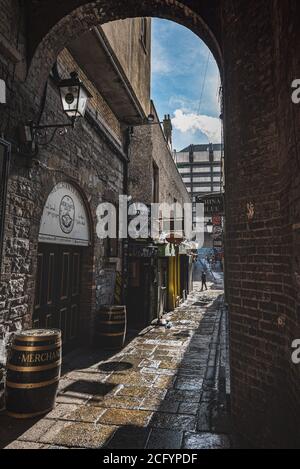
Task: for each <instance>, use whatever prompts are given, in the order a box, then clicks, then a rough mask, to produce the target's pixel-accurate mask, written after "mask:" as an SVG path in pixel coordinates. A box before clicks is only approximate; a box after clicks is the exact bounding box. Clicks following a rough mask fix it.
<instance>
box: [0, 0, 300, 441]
mask: <svg viewBox="0 0 300 469" xmlns="http://www.w3.org/2000/svg"><path fill="white" fill-rule="evenodd" d="M78 5H80V7H79V8H77V10H76V11H75V12H74V14H73V15H72V17H71V16H70V15H69V13H70V12H71V11H72V10H73V9H74V8H75V6H76V7H78ZM11 8H15V9H16V10H15V11H14V14H13V15H12V13H11V12H12V10H11ZM26 8H27V9H28V17H29V26H30V29H31V30H32V31H34V32H35V33H34V35H33V36H32V37H31V38H30V41H28V44H27V48H28V56H29V57H31V58H32V60H31V62H30V63H28V66H29V65H30V67H29V74H28V77H27V80H26V83H25V84H24V85H23V84H22V83H20V82H19V81H18V82H17V84H16V85H15V86H14V88H13V89H14V92H15V93H14V96H16V97H17V98H16V99H15V100H13V96H12V94H10V96H9V105H8V108H7V110H12V111H13V112H11V113H10V119H9V125H8V124H7V114H6V115H5V116H4V114H3V113H0V125H1V129H3V127H5V128H6V129H8V130H7V132H5V136H6V137H7V138H13V137H14V138H15V131H14V124H15V120H16V121H17V120H19V118H20V116H22V118H23V119H24V116H27V117H28V118H30V117H33V116H35V115H36V113H37V109H38V106H39V102H40V97H41V96H42V92H43V88H44V84H45V81H46V79H47V77H48V75H49V71H50V69H51V66H52V64H53V63H54V61H55V59H56V57H57V55H58V53H59V52H60V51H61V50H62V49H63V48H64V47H65V46H66V45H67V43H68V41H69V40H70V38H71V37H76V36H79V35H80V34H81V33H82V32H84V31H86V30H87V28H89V27H91V26H94V25H95V24H97V23H104V22H107V21H111V20H114V19H120V18H126V17H128V16H131V17H134V16H158V17H165V18H169V19H175V20H176V21H179V22H181V23H182V24H184V25H185V26H187V27H190V28H191V29H192V30H193V31H194V32H195V33H196V34H198V35H199V36H200V37H201V38H202V39H203V40H205V42H206V43H207V44H208V46H209V47H211V48H212V51H213V54H214V56H215V58H216V59H217V61H218V64H219V65H220V67H221V74H222V78H223V85H224V101H225V102H224V104H225V114H224V118H225V121H224V122H225V158H226V181H227V184H226V204H227V208H226V212H227V235H226V236H227V243H226V251H227V253H226V254H227V282H226V283H227V290H228V291H227V297H228V302H229V308H230V329H231V337H230V347H231V365H232V366H231V369H232V412H233V417H234V420H235V424H236V426H237V428H238V429H239V431H240V432H241V433H242V434H243V435H244V436H245V437H247V438H248V439H249V440H251V442H252V443H253V444H255V445H256V446H262V447H270V446H272V447H281V446H283V447H285V446H299V444H300V443H299V430H298V429H299V421H300V409H299V393H300V368H299V366H296V365H293V364H292V363H291V342H292V339H296V338H299V337H300V320H299V293H298V292H299V263H300V261H299V231H298V228H297V227H298V226H299V223H300V220H299V216H300V215H299V214H300V209H299V170H298V169H299V168H298V165H299V146H300V145H299V138H300V135H299V132H298V130H297V129H299V119H300V118H299V115H300V107H299V106H298V107H297V106H295V105H292V103H291V89H290V85H291V82H292V80H293V79H295V78H300V63H299V54H297V51H298V50H299V46H300V44H299V42H300V33H299V31H300V28H299V18H300V11H299V8H300V6H299V2H297V1H296V0H289V1H285V2H283V1H281V0H254V1H252V2H241V1H239V0H222V1H218V0H212V1H210V2H198V1H197V0H182V1H181V2H180V3H179V2H177V1H176V0H147V1H146V0H145V1H140V2H136V1H133V0H128V1H127V2H125V3H124V2H119V1H116V2H113V3H112V2H111V1H110V2H108V1H106V0H102V1H101V0H98V1H96V2H88V1H80V2H78V1H74V2H67V4H66V2H60V1H59V0H53V1H52V2H51V7H50V8H49V2H48V1H36V0H31V1H28V2H26ZM0 9H1V11H7V12H8V15H10V18H12V17H18V9H19V3H18V2H7V1H4V0H0ZM6 9H7V10H6ZM41 17H42V18H43V22H41V21H40V18H41ZM2 21H3V22H4V28H7V21H8V19H7V18H5V17H3V16H1V22H2ZM220 23H222V24H220ZM1 24H2V23H1ZM23 25H24V21H22V17H21V21H20V28H21V29H20V30H21V34H20V38H21V41H20V44H22V47H24V44H23V43H22V27H23ZM4 31H5V35H6V36H8V35H9V34H10V32H7V31H6V29H4ZM11 43H12V44H17V42H16V40H15V41H13V39H12V38H11ZM19 49H20V51H21V53H22V50H21V49H22V48H21V46H20V47H19ZM221 49H222V52H221ZM23 57H24V56H23ZM13 68H14V67H11V66H10V67H7V65H6V63H5V60H2V61H1V65H0V70H1V74H2V76H3V74H4V73H5V74H6V72H9V73H8V78H7V80H8V83H9V84H10V85H11V84H12V81H11V79H12V76H13ZM81 125H82V126H85V130H86V131H89V132H90V127H89V124H87V123H86V122H84V123H82V124H81ZM80 129H81V127H79V129H78V131H77V134H76V137H75V139H73V140H72V141H71V139H70V137H67V139H66V148H65V149H64V155H63V158H61V157H60V153H61V148H59V149H58V148H57V146H58V145H57V144H56V145H53V146H52V147H50V148H51V153H50V152H49V150H48V151H47V152H45V155H44V156H43V158H44V161H45V162H47V163H48V164H49V165H50V164H51V166H53V165H54V166H55V167H56V168H59V170H63V171H65V172H67V174H69V176H70V177H73V178H75V180H77V181H78V182H79V183H81V185H82V186H83V188H84V190H87V189H88V193H91V196H92V200H94V198H95V193H94V188H92V189H90V186H89V183H88V182H87V181H89V180H90V177H91V178H92V180H93V178H95V180H96V186H97V185H98V184H99V185H101V182H100V181H101V179H100V181H99V180H98V177H99V175H98V174H95V172H94V171H93V170H92V169H91V168H92V162H93V161H95V159H94V158H95V157H96V155H97V157H98V156H99V155H101V158H103V160H102V161H103V162H104V166H105V164H107V163H108V162H109V165H110V166H109V167H108V168H107V170H108V174H106V173H104V174H103V170H102V167H101V177H102V176H103V175H104V179H105V180H108V181H109V185H110V186H113V187H114V182H115V176H113V174H112V173H111V161H114V162H115V164H116V165H117V159H116V158H112V155H111V153H110V152H107V151H106V150H107V149H106V146H105V145H104V144H103V141H101V143H100V141H99V142H98V141H97V142H94V141H93V139H92V141H93V145H92V146H91V147H88V148H86V147H85V146H84V145H83V148H82V139H80V135H81V134H80ZM79 140H80V141H79ZM59 145H60V146H61V144H59ZM86 154H87V155H88V157H87V158H86ZM71 157H72V158H75V160H76V161H77V165H78V166H72V167H70V161H71ZM16 163H17V165H16V166H14V167H13V168H14V169H13V171H12V177H11V180H10V184H9V190H10V194H11V195H10V198H9V201H12V200H13V202H14V204H13V205H12V204H10V202H8V223H9V225H8V234H7V240H6V252H7V255H8V256H7V259H6V260H5V262H4V265H3V266H2V271H3V272H4V274H3V275H4V279H6V280H5V282H6V284H5V288H7V289H8V291H9V292H11V291H12V290H14V291H15V289H17V290H18V289H19V288H20V292H19V294H20V297H21V298H22V297H25V296H26V295H28V302H27V303H26V304H28V305H29V304H31V303H32V291H33V290H32V289H33V276H32V275H30V274H26V271H28V269H30V268H32V267H30V265H31V261H30V255H29V254H28V252H29V250H30V251H32V250H34V249H36V245H35V244H34V242H33V237H32V235H33V232H34V230H37V223H36V222H35V223H32V221H30V214H31V213H33V214H34V217H36V218H37V216H38V213H40V210H41V207H42V204H43V201H44V197H43V196H44V193H45V191H46V189H47V190H49V189H50V186H51V184H53V181H54V179H55V180H57V179H58V178H59V177H61V176H59V174H61V173H51V175H48V176H47V177H46V176H43V178H41V177H39V175H34V174H35V173H34V172H33V175H32V171H31V172H30V170H29V169H28V168H26V167H25V164H24V159H22V158H21V157H18V158H17V160H16ZM76 168H77V169H76ZM39 171H40V170H39ZM45 174H46V173H45ZM47 174H48V173H47ZM118 174H119V173H118ZM51 179H52V181H51ZM90 184H92V183H90ZM92 187H93V185H92ZM247 204H253V206H254V211H255V213H254V218H253V219H248V211H247ZM35 206H37V207H38V208H37V209H35V208H34V207H35ZM20 219H22V220H24V223H20ZM17 230H19V232H20V240H18V241H17V242H15V241H14V239H15V238H16V234H14V232H15V233H16V231H17ZM23 240H24V241H23ZM13 249H16V252H17V253H18V255H17V257H16V260H15V261H14V262H12V260H11V254H12V253H13ZM32 252H33V251H32ZM11 273H13V277H10V280H8V275H10V274H11ZM15 280H17V285H16V282H15ZM9 282H12V283H9ZM25 285H26V287H25ZM25 288H26V293H25ZM26 301H27V300H26ZM0 303H1V304H3V301H1V299H0ZM6 308H7V305H4V311H6V310H7V309H6ZM13 308H18V309H17V311H19V313H20V315H21V316H22V315H23V317H24V318H25V319H26V318H27V317H28V313H29V307H28V308H26V309H25V310H23V308H22V304H21V305H19V304H13ZM19 313H18V314H19ZM25 319H24V320H25Z"/></svg>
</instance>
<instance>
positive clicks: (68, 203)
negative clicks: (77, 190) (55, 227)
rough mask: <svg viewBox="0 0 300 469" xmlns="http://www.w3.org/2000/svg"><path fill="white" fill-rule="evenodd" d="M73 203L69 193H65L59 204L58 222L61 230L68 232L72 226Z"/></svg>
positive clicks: (73, 219)
mask: <svg viewBox="0 0 300 469" xmlns="http://www.w3.org/2000/svg"><path fill="white" fill-rule="evenodd" d="M74 221H75V204H74V201H73V199H72V197H70V196H69V195H65V196H64V197H63V198H62V199H61V202H60V205H59V224H60V228H61V230H62V231H63V232H64V233H66V234H70V233H71V232H72V231H73V228H74Z"/></svg>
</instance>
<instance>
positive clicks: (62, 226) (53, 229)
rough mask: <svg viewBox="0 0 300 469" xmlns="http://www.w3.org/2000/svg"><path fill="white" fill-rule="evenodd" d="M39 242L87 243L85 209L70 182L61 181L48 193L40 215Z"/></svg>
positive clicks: (85, 244)
mask: <svg viewBox="0 0 300 469" xmlns="http://www.w3.org/2000/svg"><path fill="white" fill-rule="evenodd" d="M39 242H40V243H53V244H72V245H76V246H88V245H89V243H90V230H89V221H88V216H87V211H86V208H85V204H84V201H83V199H82V197H81V195H80V193H79V192H78V190H77V189H76V188H75V187H74V186H73V185H72V184H69V183H67V182H61V183H59V184H57V185H56V186H55V187H54V189H53V190H52V192H51V194H50V195H49V197H48V199H47V202H46V205H45V208H44V212H43V216H42V221H41V226H40V233H39Z"/></svg>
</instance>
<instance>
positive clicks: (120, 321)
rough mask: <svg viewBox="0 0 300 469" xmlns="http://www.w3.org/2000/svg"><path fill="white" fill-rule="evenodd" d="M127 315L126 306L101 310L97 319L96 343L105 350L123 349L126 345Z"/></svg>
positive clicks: (108, 307)
mask: <svg viewBox="0 0 300 469" xmlns="http://www.w3.org/2000/svg"><path fill="white" fill-rule="evenodd" d="M126 329H127V314H126V307H125V306H107V307H104V308H101V310H100V311H98V313H97V317H96V328H95V341H96V345H97V346H98V347H100V348H102V349H104V350H117V349H121V348H122V347H123V346H124V343H125V337H126Z"/></svg>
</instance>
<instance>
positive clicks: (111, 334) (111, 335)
mask: <svg viewBox="0 0 300 469" xmlns="http://www.w3.org/2000/svg"><path fill="white" fill-rule="evenodd" d="M96 334H97V335H102V336H105V337H117V336H121V335H124V334H125V333H124V331H123V332H117V333H116V332H114V333H105V332H98V331H97V332H96Z"/></svg>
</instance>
